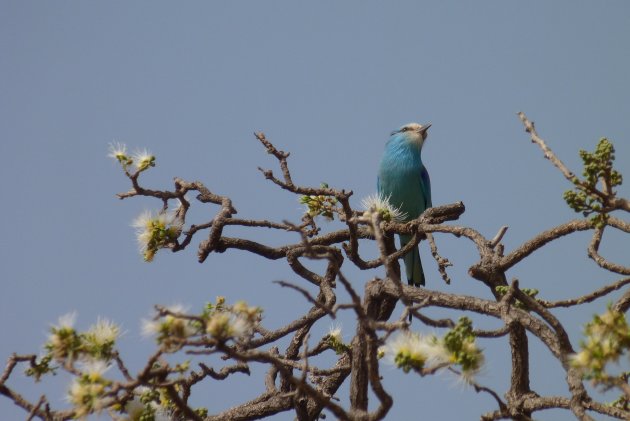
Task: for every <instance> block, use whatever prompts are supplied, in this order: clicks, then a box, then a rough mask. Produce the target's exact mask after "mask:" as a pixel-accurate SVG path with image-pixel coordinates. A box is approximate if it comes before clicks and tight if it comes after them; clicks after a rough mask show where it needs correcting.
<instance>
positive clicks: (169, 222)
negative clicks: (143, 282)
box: [131, 210, 184, 261]
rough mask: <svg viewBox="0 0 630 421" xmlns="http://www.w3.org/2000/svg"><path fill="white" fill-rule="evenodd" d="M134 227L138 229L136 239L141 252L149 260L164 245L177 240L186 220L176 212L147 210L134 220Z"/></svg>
mask: <svg viewBox="0 0 630 421" xmlns="http://www.w3.org/2000/svg"><path fill="white" fill-rule="evenodd" d="M131 226H132V227H134V228H135V229H136V240H137V241H138V247H139V248H140V252H141V253H143V254H144V258H145V260H147V261H151V260H153V256H154V255H155V253H156V252H157V251H158V249H160V248H162V247H166V246H167V245H168V244H169V243H171V242H173V241H175V239H176V238H177V236H179V234H180V233H181V231H182V228H183V226H184V221H182V219H181V218H179V217H178V215H177V213H176V212H158V213H153V212H151V211H148V210H145V211H144V212H142V213H141V214H140V215H139V216H138V217H137V218H136V219H134V220H133V222H132V224H131Z"/></svg>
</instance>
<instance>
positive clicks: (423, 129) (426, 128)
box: [420, 123, 431, 133]
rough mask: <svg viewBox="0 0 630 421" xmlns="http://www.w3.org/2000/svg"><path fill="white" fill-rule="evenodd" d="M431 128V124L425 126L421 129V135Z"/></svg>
mask: <svg viewBox="0 0 630 421" xmlns="http://www.w3.org/2000/svg"><path fill="white" fill-rule="evenodd" d="M429 127H431V123H427V124H425V125H424V126H422V127H420V133H424V132H426V131H427V130H429Z"/></svg>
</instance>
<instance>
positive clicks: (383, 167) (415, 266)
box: [376, 123, 432, 287]
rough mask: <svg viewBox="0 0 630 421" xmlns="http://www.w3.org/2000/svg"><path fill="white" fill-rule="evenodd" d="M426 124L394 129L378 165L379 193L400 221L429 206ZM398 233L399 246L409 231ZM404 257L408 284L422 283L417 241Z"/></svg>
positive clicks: (428, 125)
mask: <svg viewBox="0 0 630 421" xmlns="http://www.w3.org/2000/svg"><path fill="white" fill-rule="evenodd" d="M429 127H431V123H427V124H425V125H422V124H418V123H409V124H406V125H404V126H402V127H401V128H399V129H398V130H396V131H393V132H392V133H391V135H390V138H389V140H388V141H387V143H386V144H385V152H384V153H383V157H382V159H381V162H380V165H379V169H378V178H377V180H376V187H377V190H378V193H379V196H380V197H382V198H385V199H387V200H388V201H389V204H390V205H391V206H392V207H395V208H397V209H398V210H399V211H401V212H402V217H401V219H402V222H408V221H411V220H413V219H416V218H417V217H418V216H420V214H422V212H424V211H425V210H426V209H428V208H430V207H431V206H432V204H431V180H430V178H429V173H428V171H427V169H426V167H425V166H424V164H423V163H422V146H423V145H424V141H425V140H426V139H427V130H428V129H429ZM399 237H400V247H401V248H402V247H404V246H405V244H407V243H408V242H409V241H410V240H411V235H408V234H401V235H400V236H399ZM403 261H404V263H405V270H406V274H407V282H408V284H409V285H413V286H416V287H419V286H424V285H425V283H426V282H425V278H424V271H423V269H422V262H420V252H419V250H418V246H417V245H416V246H415V247H413V248H412V249H411V250H410V251H409V252H408V253H407V254H406V255H405V256H403Z"/></svg>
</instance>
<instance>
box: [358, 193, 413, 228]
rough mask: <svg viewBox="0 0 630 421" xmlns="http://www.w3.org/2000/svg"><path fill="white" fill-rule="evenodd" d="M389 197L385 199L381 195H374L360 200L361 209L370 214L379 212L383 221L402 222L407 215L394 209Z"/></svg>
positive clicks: (396, 208)
mask: <svg viewBox="0 0 630 421" xmlns="http://www.w3.org/2000/svg"><path fill="white" fill-rule="evenodd" d="M390 198H391V195H389V196H387V197H385V196H383V195H382V194H381V193H374V194H371V195H369V196H368V197H366V198H364V199H363V200H361V206H363V209H365V210H366V211H370V212H379V213H380V214H381V216H382V217H383V220H385V221H392V222H403V221H404V220H405V219H407V214H406V213H405V212H403V211H401V210H400V207H395V206H394V205H392V204H391V203H390V202H389V200H390Z"/></svg>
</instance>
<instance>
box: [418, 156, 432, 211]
mask: <svg viewBox="0 0 630 421" xmlns="http://www.w3.org/2000/svg"><path fill="white" fill-rule="evenodd" d="M420 183H421V184H422V195H423V196H424V203H425V204H426V207H427V208H430V207H431V206H433V204H432V203H431V178H430V177H429V172H428V171H427V169H426V168H425V166H424V165H423V166H422V170H420Z"/></svg>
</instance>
